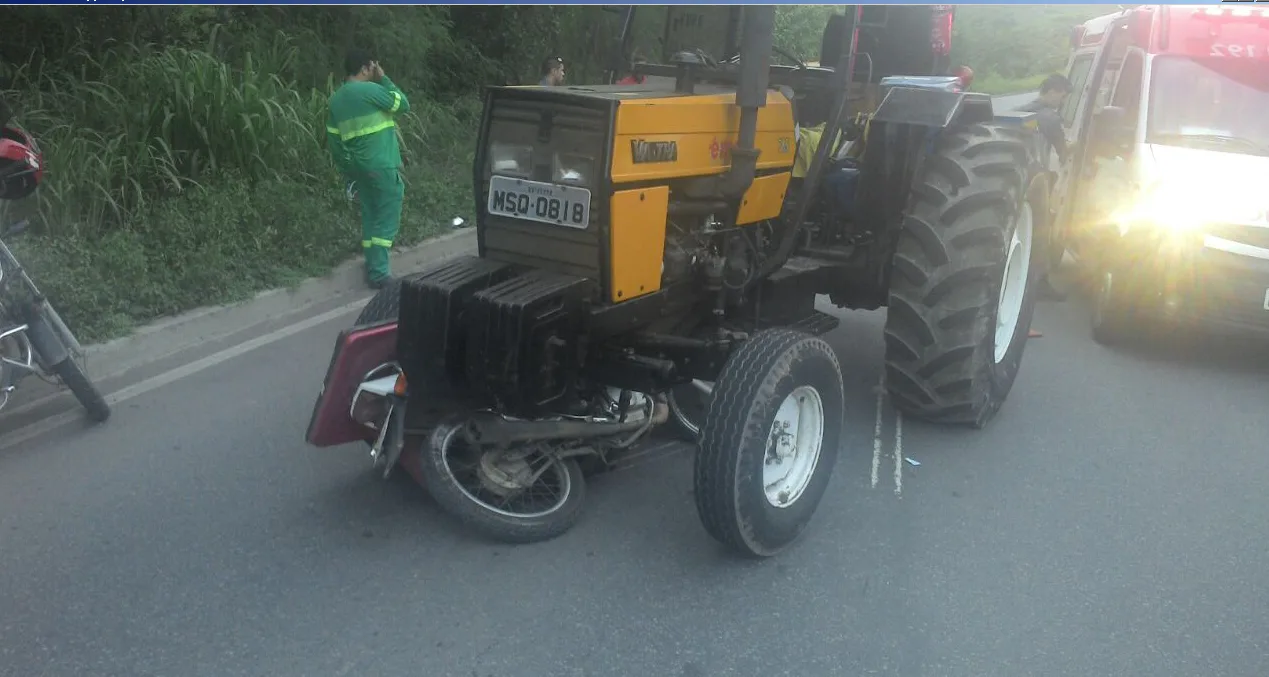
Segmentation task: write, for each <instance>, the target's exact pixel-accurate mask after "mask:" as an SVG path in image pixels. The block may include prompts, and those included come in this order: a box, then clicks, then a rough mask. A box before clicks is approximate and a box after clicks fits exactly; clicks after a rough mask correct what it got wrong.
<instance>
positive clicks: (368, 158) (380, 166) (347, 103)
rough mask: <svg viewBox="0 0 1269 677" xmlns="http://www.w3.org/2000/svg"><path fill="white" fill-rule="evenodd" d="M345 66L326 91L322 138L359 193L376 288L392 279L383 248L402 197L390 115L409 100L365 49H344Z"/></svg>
mask: <svg viewBox="0 0 1269 677" xmlns="http://www.w3.org/2000/svg"><path fill="white" fill-rule="evenodd" d="M344 69H345V73H346V75H347V79H346V80H345V82H344V84H343V85H342V86H341V87H340V88H339V89H338V90H336V92H335V93H334V94H333V95H331V97H330V113H329V115H328V117H327V119H326V139H327V142H328V144H329V146H330V152H331V155H332V156H333V157H334V159H335V165H336V166H337V167H338V168H339V173H340V175H341V176H342V177H343V179H344V185H345V186H346V189H347V191H348V193H349V195H350V196H351V195H353V194H356V195H357V196H359V197H360V199H361V247H362V249H363V250H364V251H365V255H366V282H367V284H369V285H370V286H371V287H373V288H375V289H378V288H381V287H383V286H384V285H385V284H387V282H388V281H389V280H391V279H392V277H391V271H390V268H389V266H388V252H389V251H390V250H391V249H392V241H393V239H394V238H395V237H396V236H397V231H398V229H399V228H400V226H401V202H402V200H403V199H404V197H405V184H404V183H403V182H402V180H401V148H400V145H399V144H398V143H397V129H396V121H395V117H396V116H397V115H399V114H401V113H405V112H407V111H409V110H410V102H409V100H407V99H406V98H405V94H404V93H402V92H401V90H400V89H399V88H397V86H396V85H395V84H393V82H392V80H390V79H388V76H387V75H384V73H383V68H382V67H380V66H379V62H378V61H376V60H375V59H374V58H372V57H371V55H370V53H369V52H367V51H365V50H362V49H353V50H349V52H348V55H347V57H346V58H345V59H344ZM354 191H355V193H354Z"/></svg>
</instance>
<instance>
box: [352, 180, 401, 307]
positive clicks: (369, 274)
mask: <svg viewBox="0 0 1269 677" xmlns="http://www.w3.org/2000/svg"><path fill="white" fill-rule="evenodd" d="M353 180H354V181H356V182H357V195H358V198H359V199H360V200H361V248H362V250H364V251H365V253H366V280H367V281H368V282H379V281H380V280H384V279H386V278H387V277H389V276H390V275H391V268H390V267H389V265H388V252H389V250H391V249H392V242H393V240H395V239H396V237H397V231H398V230H400V228H401V203H402V201H403V200H404V199H405V183H404V182H403V181H402V180H401V173H400V172H399V171H397V170H396V169H386V170H385V169H378V170H374V171H368V172H357V173H356V174H355V175H354V176H353Z"/></svg>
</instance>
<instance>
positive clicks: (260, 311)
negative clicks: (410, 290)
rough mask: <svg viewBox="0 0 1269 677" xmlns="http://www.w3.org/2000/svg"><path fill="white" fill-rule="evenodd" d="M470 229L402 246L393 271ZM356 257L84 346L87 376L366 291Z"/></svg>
mask: <svg viewBox="0 0 1269 677" xmlns="http://www.w3.org/2000/svg"><path fill="white" fill-rule="evenodd" d="M475 248H476V230H475V228H469V229H465V230H461V231H458V232H453V233H448V234H445V235H442V236H440V237H437V238H434V239H431V240H428V241H427V242H424V243H422V244H419V245H417V246H414V247H410V248H408V249H402V250H400V251H396V252H393V255H392V259H393V261H392V268H393V270H394V271H396V273H397V274H402V273H408V272H412V271H415V270H417V269H419V268H421V267H424V266H426V265H428V264H431V263H434V262H437V261H441V260H444V259H447V258H451V257H454V256H459V255H462V254H466V253H471V252H474V251H475ZM366 293H368V290H367V289H366V284H365V281H364V275H363V270H362V263H361V259H360V257H358V258H355V259H351V260H349V261H345V262H344V263H342V264H340V265H339V266H338V267H337V268H335V270H334V271H332V272H331V273H330V274H329V275H326V276H324V277H317V278H310V279H308V280H305V281H304V282H301V283H300V284H299V285H298V286H296V287H295V288H294V289H271V290H268V291H264V292H261V293H259V294H257V295H256V296H255V297H254V298H251V299H248V300H246V301H242V302H239V303H236V304H232V305H226V306H212V307H205V308H196V309H194V310H191V311H189V312H186V313H182V314H180V315H176V316H173V317H168V318H164V319H161V320H158V321H156V322H153V323H151V324H149V325H146V326H144V327H141V328H140V329H137V330H136V331H135V332H133V333H132V334H131V335H130V336H125V337H122V338H118V339H115V340H113V341H108V342H106V343H101V344H97V345H91V346H85V347H84V353H85V355H84V356H85V361H86V362H87V363H88V364H89V365H90V369H91V373H92V377H93V379H95V380H103V379H107V378H111V377H113V376H118V375H120V374H123V373H125V372H128V371H130V370H133V369H135V368H137V367H140V366H143V365H145V364H148V363H150V362H155V361H157V360H161V359H163V358H164V357H168V356H170V355H173V354H175V353H178V352H181V351H183V350H187V349H189V348H193V347H195V346H197V345H199V344H201V343H204V342H207V341H212V340H215V339H218V338H223V337H225V336H229V335H232V334H237V333H239V332H243V331H247V330H249V329H251V328H252V327H254V326H256V325H260V324H263V323H265V322H274V321H278V320H279V319H283V318H286V317H288V316H293V315H301V314H303V313H304V312H305V310H307V309H308V308H309V307H310V306H312V305H314V304H317V303H324V302H331V301H333V300H335V299H337V298H339V297H344V296H347V297H348V300H349V301H351V300H353V299H352V296H353V295H354V294H366Z"/></svg>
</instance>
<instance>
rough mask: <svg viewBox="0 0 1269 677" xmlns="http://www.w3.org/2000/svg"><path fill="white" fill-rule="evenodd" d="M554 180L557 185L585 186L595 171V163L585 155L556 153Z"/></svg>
mask: <svg viewBox="0 0 1269 677" xmlns="http://www.w3.org/2000/svg"><path fill="white" fill-rule="evenodd" d="M554 165H555V167H554V174H555V180H556V181H557V182H559V183H573V184H587V183H589V182H590V180H591V177H592V175H593V172H594V169H595V161H594V159H592V158H589V157H586V156H585V155H574V154H571V153H556V154H555V162H554Z"/></svg>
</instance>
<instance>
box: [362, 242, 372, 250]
mask: <svg viewBox="0 0 1269 677" xmlns="http://www.w3.org/2000/svg"><path fill="white" fill-rule="evenodd" d="M361 248H362V249H370V240H362V241H361Z"/></svg>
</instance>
